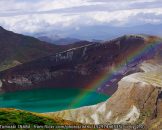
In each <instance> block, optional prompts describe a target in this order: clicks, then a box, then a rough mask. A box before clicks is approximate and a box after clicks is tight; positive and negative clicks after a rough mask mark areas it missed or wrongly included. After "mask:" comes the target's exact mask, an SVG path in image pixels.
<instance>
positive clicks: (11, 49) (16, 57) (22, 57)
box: [0, 27, 89, 71]
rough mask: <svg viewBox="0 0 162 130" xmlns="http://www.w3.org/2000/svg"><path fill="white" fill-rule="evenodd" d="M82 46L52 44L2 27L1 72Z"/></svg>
mask: <svg viewBox="0 0 162 130" xmlns="http://www.w3.org/2000/svg"><path fill="white" fill-rule="evenodd" d="M87 44H89V43H87ZM81 45H82V44H76V45H75V44H71V45H65V46H60V45H55V44H50V43H47V42H43V41H40V40H38V39H36V38H33V37H30V36H25V35H21V34H17V33H14V32H11V31H7V30H5V29H4V28H2V27H0V50H1V51H0V71H2V70H5V69H8V68H11V67H14V66H16V65H19V64H23V63H25V62H29V61H32V60H35V59H38V58H41V57H45V56H49V55H52V54H55V53H57V52H60V51H64V50H66V49H70V48H71V47H77V46H81ZM83 45H85V44H83Z"/></svg>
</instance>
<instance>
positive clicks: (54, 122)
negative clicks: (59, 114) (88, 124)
mask: <svg viewBox="0 0 162 130" xmlns="http://www.w3.org/2000/svg"><path fill="white" fill-rule="evenodd" d="M0 125H1V126H14V125H16V129H18V126H19V125H27V126H29V125H30V129H34V125H39V126H45V125H48V126H58V125H59V126H60V125H81V124H79V123H75V122H71V121H66V120H63V119H61V118H49V117H46V116H43V115H42V114H37V113H31V112H27V111H21V110H16V109H3V108H1V109H0ZM0 129H1V128H0ZM41 129H42V130H43V128H41ZM58 130H59V129H58Z"/></svg>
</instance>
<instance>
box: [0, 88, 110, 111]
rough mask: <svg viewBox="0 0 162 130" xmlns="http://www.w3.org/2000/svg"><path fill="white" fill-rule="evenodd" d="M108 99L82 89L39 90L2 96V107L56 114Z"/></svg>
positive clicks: (0, 100)
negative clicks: (55, 112)
mask: <svg viewBox="0 0 162 130" xmlns="http://www.w3.org/2000/svg"><path fill="white" fill-rule="evenodd" d="M78 97H79V98H78ZM108 98H109V96H107V95H103V94H99V93H96V92H93V91H88V90H84V91H83V90H81V89H69V88H68V89H65V88H62V89H60V88H58V89H37V90H28V91H18V92H10V93H3V94H0V107H1V108H17V109H22V110H27V111H33V112H54V111H60V110H65V109H71V108H78V107H82V106H87V105H93V104H96V103H99V102H102V101H105V100H106V99H108Z"/></svg>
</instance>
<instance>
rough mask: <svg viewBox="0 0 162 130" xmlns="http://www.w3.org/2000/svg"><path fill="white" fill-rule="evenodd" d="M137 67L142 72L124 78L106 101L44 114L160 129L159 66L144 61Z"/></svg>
mask: <svg viewBox="0 0 162 130" xmlns="http://www.w3.org/2000/svg"><path fill="white" fill-rule="evenodd" d="M152 66H154V68H152ZM140 68H141V72H138V73H134V74H131V75H128V76H126V77H124V78H123V79H122V80H121V81H120V82H119V83H118V85H119V87H118V90H117V91H116V92H115V93H114V94H113V95H112V97H111V98H110V99H108V100H107V101H105V102H102V103H99V104H97V105H93V106H87V107H82V108H78V109H71V110H65V111H60V112H54V113H47V114H46V115H48V116H49V117H52V116H56V117H61V118H63V119H67V120H71V121H77V122H81V123H85V124H86V123H87V124H125V125H128V124H133V125H134V127H135V125H136V124H138V125H139V126H138V127H139V128H142V129H143V127H144V129H147V130H148V129H150V130H153V129H154V130H159V129H160V128H162V124H161V123H162V75H161V73H162V65H161V64H158V63H152V61H151V62H150V61H147V62H144V63H142V65H141V66H140ZM148 68H152V69H148ZM142 71H143V72H142ZM136 127H137V125H136ZM130 129H131V128H130ZM136 129H137V128H136Z"/></svg>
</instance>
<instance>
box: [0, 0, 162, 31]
mask: <svg viewBox="0 0 162 130" xmlns="http://www.w3.org/2000/svg"><path fill="white" fill-rule="evenodd" d="M161 24H162V0H0V25H1V26H3V27H4V28H6V29H9V30H12V31H15V32H18V33H38V32H43V31H44V32H45V31H51V30H62V32H63V30H70V31H71V30H74V31H79V30H81V29H82V28H84V27H97V26H103V27H105V26H108V27H112V28H131V27H136V26H139V27H141V26H144V27H146V26H145V25H150V26H156V27H157V26H159V27H162V26H161ZM84 30H86V29H84ZM66 33H67V32H66ZM148 33H149V32H148ZM158 34H162V33H161V32H159V33H158Z"/></svg>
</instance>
